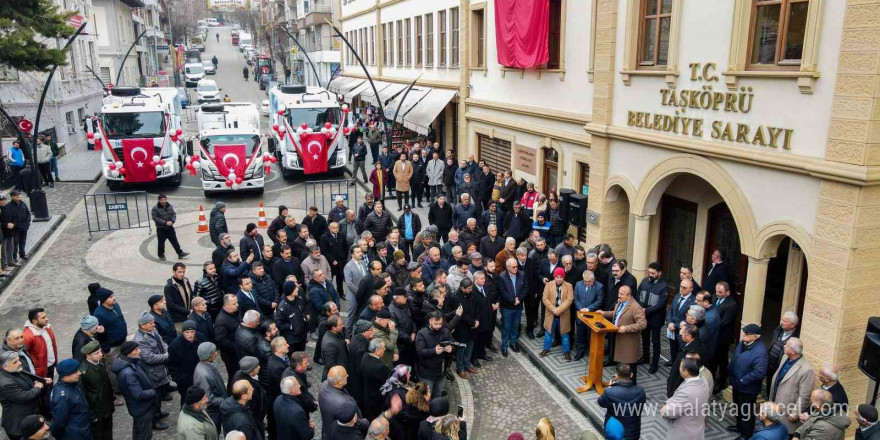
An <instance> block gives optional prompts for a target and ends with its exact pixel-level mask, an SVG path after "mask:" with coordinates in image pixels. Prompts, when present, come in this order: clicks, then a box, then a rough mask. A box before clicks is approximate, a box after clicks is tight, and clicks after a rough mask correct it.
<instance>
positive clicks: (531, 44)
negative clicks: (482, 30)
mask: <svg viewBox="0 0 880 440" xmlns="http://www.w3.org/2000/svg"><path fill="white" fill-rule="evenodd" d="M549 32H550V1H549V0H496V1H495V41H496V43H497V46H498V64H501V65H502V66H507V67H515V68H520V69H526V68H530V67H537V66H540V65H542V64H545V63H546V62H547V60H548V59H549V58H550V50H549V48H548V46H547V37H548V34H549Z"/></svg>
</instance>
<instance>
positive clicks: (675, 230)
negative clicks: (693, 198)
mask: <svg viewBox="0 0 880 440" xmlns="http://www.w3.org/2000/svg"><path fill="white" fill-rule="evenodd" d="M696 231H697V204H696V203H693V202H689V201H687V200H684V199H679V198H678V197H673V196H670V195H664V196H663V199H662V200H661V207H660V243H659V247H658V249H659V252H658V261H659V263H660V265H661V266H662V267H663V274H664V276H665V277H666V281H667V282H668V283H669V293H670V295H669V298H670V299H671V298H672V295H673V294H674V293H675V292H676V291H677V290H678V282H679V277H678V272H679V269H680V268H681V267H682V266H692V265H693V261H692V260H693V257H694V234H696Z"/></svg>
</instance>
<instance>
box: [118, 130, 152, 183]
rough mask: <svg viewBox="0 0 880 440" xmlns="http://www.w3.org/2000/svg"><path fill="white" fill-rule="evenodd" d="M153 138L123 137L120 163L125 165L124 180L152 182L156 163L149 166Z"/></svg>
mask: <svg viewBox="0 0 880 440" xmlns="http://www.w3.org/2000/svg"><path fill="white" fill-rule="evenodd" d="M155 149H156V148H155V146H154V145H153V139H152V138H150V139H123V140H122V163H123V164H124V166H125V176H124V177H125V178H124V179H123V181H124V182H132V183H137V182H154V181H155V180H156V165H153V166H150V160H152V159H151V158H152V157H153V152H154V151H155Z"/></svg>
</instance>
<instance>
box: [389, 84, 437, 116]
mask: <svg viewBox="0 0 880 440" xmlns="http://www.w3.org/2000/svg"><path fill="white" fill-rule="evenodd" d="M430 91H431V88H430V87H419V86H415V87H413V88H412V90H410V91H409V93H408V94H407V93H406V90H404V91H403V92H401V93H398V94H397V96H395V97H394V99H392V100H391V101H390V102H389V103H388V104H386V105H385V119H386V120H389V121H390V120H392V119H394V115H395V114H397V122H400V123H403V117H404V116H406V114H407V113H409V111H410V110H412V108H413V107H415V106H416V104H418V103H419V102H421V100H422V98H424V97H425V95H427V94H428V92H430ZM404 95H406V100H404V101H403V105H402V106H401V100H403V98H404ZM398 107H399V108H400V112H398V111H397V109H398Z"/></svg>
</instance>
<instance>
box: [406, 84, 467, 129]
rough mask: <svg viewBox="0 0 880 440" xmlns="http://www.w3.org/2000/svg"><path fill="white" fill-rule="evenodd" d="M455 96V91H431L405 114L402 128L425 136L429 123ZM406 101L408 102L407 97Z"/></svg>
mask: <svg viewBox="0 0 880 440" xmlns="http://www.w3.org/2000/svg"><path fill="white" fill-rule="evenodd" d="M457 94H458V92H457V91H455V90H446V89H431V91H430V92H429V93H427V94H426V95H425V96H424V97H423V98H422V99H421V101H419V103H418V104H416V105H415V107H413V108H412V109H410V110H409V111H408V112H407V113H406V116H404V117H403V126H404V127H406V128H408V129H410V130H412V131H415V132H416V133H419V134H421V135H425V136H427V135H428V133H430V131H431V123H432V122H434V119H437V115H439V114H440V112H441V111H443V109H444V108H445V107H446V104H449V101H451V100H452V98H454V97H455V95H457ZM406 100H407V101H409V97H407V98H406ZM405 104H406V103H404V105H405Z"/></svg>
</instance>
